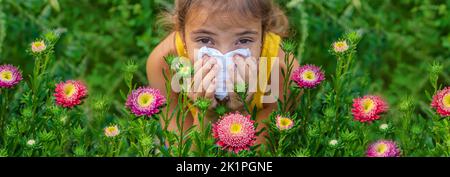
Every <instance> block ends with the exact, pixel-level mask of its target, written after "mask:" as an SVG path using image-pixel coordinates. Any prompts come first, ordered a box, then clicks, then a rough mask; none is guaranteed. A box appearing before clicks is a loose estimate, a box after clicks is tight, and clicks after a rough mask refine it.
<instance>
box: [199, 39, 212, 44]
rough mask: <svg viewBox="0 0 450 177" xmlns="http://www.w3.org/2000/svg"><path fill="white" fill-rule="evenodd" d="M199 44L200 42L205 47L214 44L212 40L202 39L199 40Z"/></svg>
mask: <svg viewBox="0 0 450 177" xmlns="http://www.w3.org/2000/svg"><path fill="white" fill-rule="evenodd" d="M197 42H200V43H202V44H204V45H211V44H212V43H213V42H212V40H211V39H210V38H200V39H197Z"/></svg>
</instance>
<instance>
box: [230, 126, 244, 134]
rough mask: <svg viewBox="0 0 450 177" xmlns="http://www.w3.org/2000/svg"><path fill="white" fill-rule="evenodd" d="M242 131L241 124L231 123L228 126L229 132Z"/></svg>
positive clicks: (237, 132) (236, 132)
mask: <svg viewBox="0 0 450 177" xmlns="http://www.w3.org/2000/svg"><path fill="white" fill-rule="evenodd" d="M241 131H242V125H241V124H239V123H233V124H231V126H230V132H231V134H233V135H236V134H239V133H241Z"/></svg>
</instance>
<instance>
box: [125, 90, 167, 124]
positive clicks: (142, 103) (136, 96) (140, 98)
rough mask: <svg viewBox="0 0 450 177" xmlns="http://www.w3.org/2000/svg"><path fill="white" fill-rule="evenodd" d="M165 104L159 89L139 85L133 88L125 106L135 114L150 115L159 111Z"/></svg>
mask: <svg viewBox="0 0 450 177" xmlns="http://www.w3.org/2000/svg"><path fill="white" fill-rule="evenodd" d="M165 104H166V98H165V97H164V96H163V95H161V93H160V91H159V90H157V89H153V88H148V87H141V88H138V89H136V90H133V91H132V92H131V94H130V95H128V99H127V102H126V106H127V107H128V108H129V109H130V110H131V112H133V114H135V115H136V116H148V117H150V116H152V115H154V114H157V113H159V110H160V108H161V107H163V106H164V105H165Z"/></svg>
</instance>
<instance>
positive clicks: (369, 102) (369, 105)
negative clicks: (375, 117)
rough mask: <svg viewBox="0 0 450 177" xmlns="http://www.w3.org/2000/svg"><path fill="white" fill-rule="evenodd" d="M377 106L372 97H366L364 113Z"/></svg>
mask: <svg viewBox="0 0 450 177" xmlns="http://www.w3.org/2000/svg"><path fill="white" fill-rule="evenodd" d="M374 107H375V103H374V102H373V101H372V100H371V99H365V100H364V101H363V109H364V113H368V112H370V111H372V109H373V108H374Z"/></svg>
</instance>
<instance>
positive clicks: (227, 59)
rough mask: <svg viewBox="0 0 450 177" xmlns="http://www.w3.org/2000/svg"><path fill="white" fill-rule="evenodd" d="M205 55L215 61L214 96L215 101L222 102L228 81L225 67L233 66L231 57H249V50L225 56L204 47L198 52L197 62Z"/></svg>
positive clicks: (226, 93)
mask: <svg viewBox="0 0 450 177" xmlns="http://www.w3.org/2000/svg"><path fill="white" fill-rule="evenodd" d="M205 55H208V56H210V57H211V58H215V59H216V60H217V64H218V67H219V71H218V75H217V77H216V93H215V96H216V98H217V99H219V100H223V99H224V98H225V97H226V96H227V95H228V90H227V87H226V80H227V79H229V76H228V73H227V66H234V65H233V57H234V56H235V55H241V56H242V57H244V58H248V57H250V56H251V52H250V49H237V50H234V51H231V52H228V53H226V54H222V53H221V52H220V51H218V50H216V49H213V48H208V47H206V46H205V47H202V48H200V50H199V51H198V55H197V60H201V59H202V58H203V56H205Z"/></svg>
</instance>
